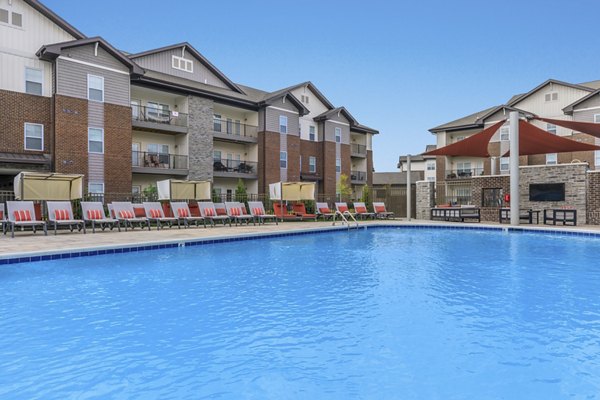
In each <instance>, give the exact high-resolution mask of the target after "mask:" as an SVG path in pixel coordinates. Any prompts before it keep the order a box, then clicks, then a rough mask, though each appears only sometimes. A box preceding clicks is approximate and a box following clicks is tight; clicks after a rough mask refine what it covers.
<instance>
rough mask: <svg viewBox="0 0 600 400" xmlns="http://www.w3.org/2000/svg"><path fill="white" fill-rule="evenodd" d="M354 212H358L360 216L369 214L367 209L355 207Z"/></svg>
mask: <svg viewBox="0 0 600 400" xmlns="http://www.w3.org/2000/svg"><path fill="white" fill-rule="evenodd" d="M354 211H356V212H357V213H359V214H364V213H366V212H367V207H362V206H357V207H354Z"/></svg>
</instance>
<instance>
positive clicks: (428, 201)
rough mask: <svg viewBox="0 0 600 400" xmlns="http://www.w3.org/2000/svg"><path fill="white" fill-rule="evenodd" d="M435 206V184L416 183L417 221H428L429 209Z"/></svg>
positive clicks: (426, 182)
mask: <svg viewBox="0 0 600 400" xmlns="http://www.w3.org/2000/svg"><path fill="white" fill-rule="evenodd" d="M434 205H435V183H434V182H428V181H419V182H417V219H430V218H431V212H430V210H431V208H432V207H433V206H434Z"/></svg>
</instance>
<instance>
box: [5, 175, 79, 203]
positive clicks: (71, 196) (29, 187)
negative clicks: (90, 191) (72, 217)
mask: <svg viewBox="0 0 600 400" xmlns="http://www.w3.org/2000/svg"><path fill="white" fill-rule="evenodd" d="M14 191H15V199H16V200H37V201H42V200H50V201H70V200H77V199H81V198H82V197H83V175H80V174H61V173H57V172H51V173H39V172H20V173H19V174H18V175H17V176H15V180H14Z"/></svg>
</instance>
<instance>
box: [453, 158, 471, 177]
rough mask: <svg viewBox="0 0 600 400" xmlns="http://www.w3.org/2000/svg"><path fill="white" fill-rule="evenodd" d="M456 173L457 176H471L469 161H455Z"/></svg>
mask: <svg viewBox="0 0 600 400" xmlns="http://www.w3.org/2000/svg"><path fill="white" fill-rule="evenodd" d="M456 173H457V174H458V176H471V174H472V173H473V171H472V170H471V161H463V162H457V163H456Z"/></svg>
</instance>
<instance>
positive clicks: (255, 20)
mask: <svg viewBox="0 0 600 400" xmlns="http://www.w3.org/2000/svg"><path fill="white" fill-rule="evenodd" d="M43 2H44V4H46V5H47V6H48V7H50V8H51V9H52V10H54V11H55V12H57V13H58V14H59V15H60V16H62V17H63V18H64V19H66V20H67V21H68V22H70V23H71V24H73V25H74V26H75V27H76V28H78V29H79V30H81V31H82V32H83V33H84V34H86V35H88V36H95V35H100V36H103V37H104V38H105V39H107V40H108V41H109V42H111V43H112V44H113V45H115V46H116V47H117V48H120V49H122V50H125V51H130V52H138V51H142V50H147V49H150V48H156V47H160V46H164V45H169V44H173V43H178V42H183V41H188V42H190V43H191V44H192V45H193V46H194V47H196V49H198V50H199V51H200V52H201V53H202V54H204V55H205V56H206V57H207V58H208V59H209V60H210V61H211V62H212V63H213V64H215V65H216V66H217V68H219V69H220V70H221V71H223V72H224V73H225V74H226V75H227V76H228V77H229V78H230V79H232V80H233V81H234V82H238V83H241V84H245V85H249V86H253V87H257V88H260V89H263V90H276V89H280V88H282V87H285V86H289V85H292V84H295V83H299V82H303V81H306V80H311V81H312V82H313V83H314V84H315V85H316V86H317V87H318V88H319V89H320V90H321V91H322V92H323V93H324V94H325V95H326V96H327V97H328V98H329V100H330V101H331V102H332V103H334V104H335V105H336V106H342V105H343V106H345V107H346V108H347V109H348V110H349V111H350V112H351V113H352V114H353V115H354V117H356V118H357V119H358V120H359V121H360V122H361V123H363V124H365V125H369V126H371V127H373V128H376V129H379V131H380V132H381V134H380V135H378V136H376V138H375V140H374V151H375V169H376V171H379V172H383V171H394V170H395V169H396V163H397V160H398V156H399V155H403V154H407V153H410V154H418V153H420V152H422V151H423V150H424V148H425V145H426V144H428V143H435V141H434V139H435V138H434V136H433V135H431V134H430V133H429V132H428V131H427V130H428V129H429V128H432V127H434V126H436V125H439V124H441V123H444V122H447V121H451V120H453V119H456V118H460V117H462V116H464V115H467V114H470V113H473V112H476V111H478V110H481V109H484V108H487V107H490V106H494V105H498V104H502V103H504V102H505V101H507V100H508V98H510V97H511V96H512V95H513V94H517V93H522V92H524V91H528V90H530V89H531V88H533V87H535V86H537V85H538V84H540V83H542V82H543V81H545V80H546V79H548V78H554V79H559V80H564V81H568V82H573V83H580V82H585V81H590V80H596V79H600V62H599V59H600V57H599V56H598V54H596V53H598V48H599V45H598V23H597V16H598V15H600V2H598V1H597V0H596V1H593V0H573V1H568V2H567V1H556V0H549V1H535V0H534V1H525V0H521V1H514V0H508V1H503V2H501V3H498V2H485V1H461V0H456V1H447V0H444V1H414V2H407V1H398V2H384V1H377V0H375V1H373V0H372V1H368V2H365V1H354V0H350V1H323V0H321V1H303V2H284V1H271V0H267V1H250V0H247V1H229V0H220V1H155V0H146V1H134V0H120V1H115V0H101V1H100V0H97V1H88V0H43ZM116 10H118V12H116Z"/></svg>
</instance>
